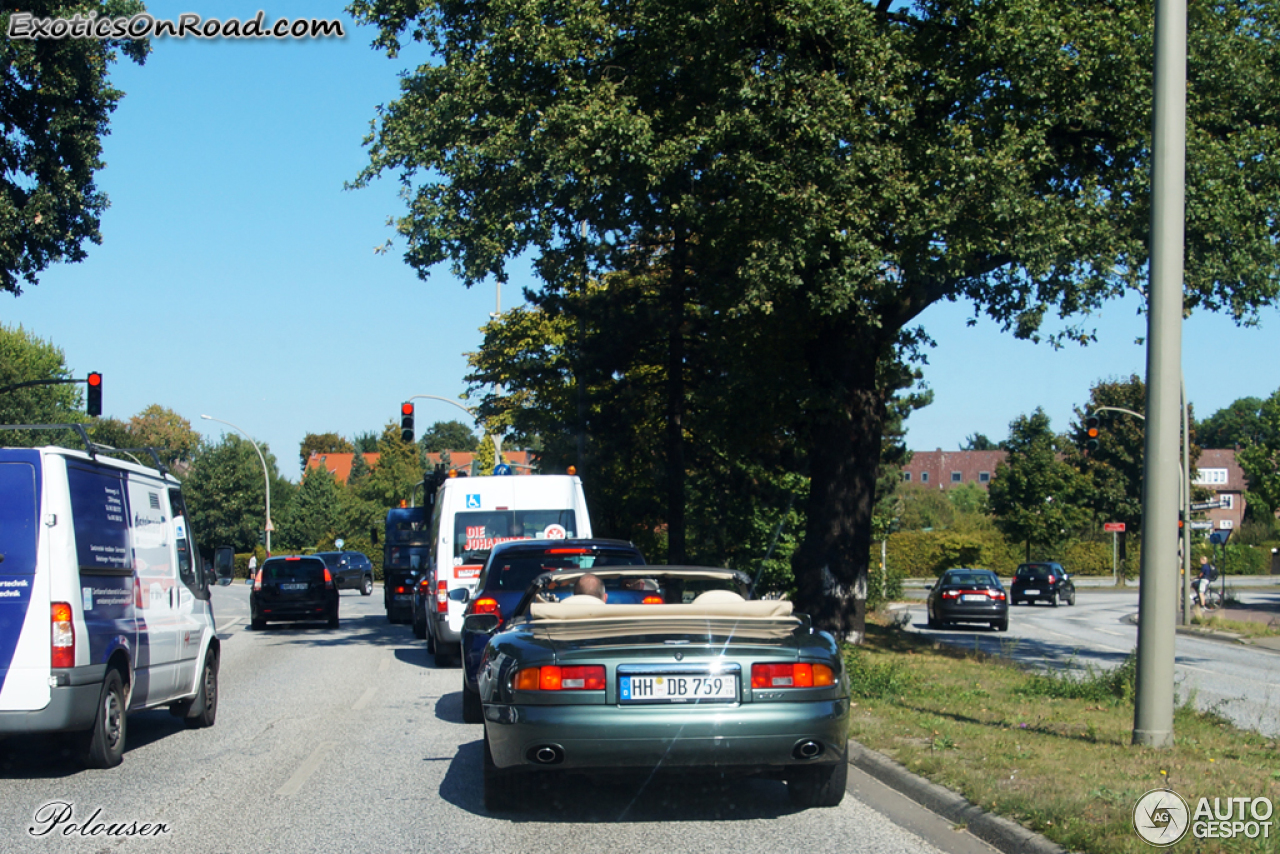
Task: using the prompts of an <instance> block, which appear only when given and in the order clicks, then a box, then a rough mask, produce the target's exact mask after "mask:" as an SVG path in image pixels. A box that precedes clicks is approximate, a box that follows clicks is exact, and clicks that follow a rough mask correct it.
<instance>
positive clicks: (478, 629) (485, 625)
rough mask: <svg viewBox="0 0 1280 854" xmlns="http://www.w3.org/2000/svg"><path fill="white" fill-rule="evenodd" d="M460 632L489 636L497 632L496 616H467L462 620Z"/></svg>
mask: <svg viewBox="0 0 1280 854" xmlns="http://www.w3.org/2000/svg"><path fill="white" fill-rule="evenodd" d="M450 596H451V597H452V594H450ZM462 630H463V631H464V632H471V633H472V634H474V635H491V634H493V633H494V632H496V631H497V630H498V615H497V614H468V615H467V616H466V617H465V618H464V619H463V620H462Z"/></svg>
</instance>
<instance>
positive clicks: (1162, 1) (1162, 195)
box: [1133, 0, 1187, 748]
mask: <svg viewBox="0 0 1280 854" xmlns="http://www.w3.org/2000/svg"><path fill="white" fill-rule="evenodd" d="M1155 23H1156V26H1155V39H1156V44H1155V48H1156V63H1155V110H1154V116H1153V145H1152V185H1151V266H1150V282H1149V283H1148V287H1147V407H1146V409H1147V411H1146V414H1147V430H1146V446H1145V457H1144V459H1143V487H1142V519H1143V530H1144V531H1145V532H1146V536H1145V537H1144V538H1143V539H1144V542H1143V548H1142V586H1141V592H1140V593H1139V599H1138V662H1137V664H1138V686H1137V696H1136V697H1135V703H1134V714H1133V743H1134V744H1136V745H1143V746H1146V747H1160V748H1167V747H1172V746H1173V660H1174V644H1175V640H1176V638H1177V633H1176V630H1175V620H1176V615H1177V609H1176V604H1177V600H1176V598H1175V596H1176V593H1177V578H1178V576H1177V571H1176V570H1175V567H1176V566H1178V564H1179V561H1178V553H1177V542H1178V539H1177V536H1176V535H1175V531H1176V524H1177V522H1176V520H1177V518H1178V509H1179V508H1178V504H1179V503H1180V502H1179V501H1178V490H1177V489H1176V488H1175V487H1174V484H1172V483H1170V480H1171V479H1172V478H1171V477H1170V474H1171V472H1173V471H1175V470H1176V469H1177V460H1178V446H1179V444H1180V442H1179V439H1180V436H1179V432H1180V427H1181V423H1180V419H1179V417H1178V408H1179V397H1180V394H1179V392H1180V389H1179V385H1180V376H1181V370H1182V271H1183V240H1184V232H1185V187H1184V177H1185V175H1184V172H1185V166H1186V114H1187V93H1186V79H1187V4H1186V0H1156V22H1155Z"/></svg>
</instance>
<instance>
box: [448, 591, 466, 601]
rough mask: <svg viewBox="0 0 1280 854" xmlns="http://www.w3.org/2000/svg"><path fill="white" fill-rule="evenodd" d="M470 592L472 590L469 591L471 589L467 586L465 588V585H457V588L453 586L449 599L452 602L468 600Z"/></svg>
mask: <svg viewBox="0 0 1280 854" xmlns="http://www.w3.org/2000/svg"><path fill="white" fill-rule="evenodd" d="M469 592H470V591H469V590H467V588H465V587H455V588H453V589H452V590H450V591H449V601H451V602H466V601H467V598H468V596H467V594H468V593H469Z"/></svg>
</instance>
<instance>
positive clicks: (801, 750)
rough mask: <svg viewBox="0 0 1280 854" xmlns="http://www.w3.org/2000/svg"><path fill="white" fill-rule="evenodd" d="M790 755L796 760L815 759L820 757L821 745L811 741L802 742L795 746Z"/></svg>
mask: <svg viewBox="0 0 1280 854" xmlns="http://www.w3.org/2000/svg"><path fill="white" fill-rule="evenodd" d="M791 753H792V755H793V756H795V758H796V759H817V758H818V757H819V756H821V755H822V743H821V742H817V741H813V740H812V739H810V740H809V741H802V742H800V743H799V744H797V745H796V749H795V750H793V751H792V752H791Z"/></svg>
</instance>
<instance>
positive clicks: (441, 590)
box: [436, 581, 449, 614]
mask: <svg viewBox="0 0 1280 854" xmlns="http://www.w3.org/2000/svg"><path fill="white" fill-rule="evenodd" d="M448 612H449V582H447V581H441V582H440V583H438V584H437V585H436V613H437V614H447V613H448Z"/></svg>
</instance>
